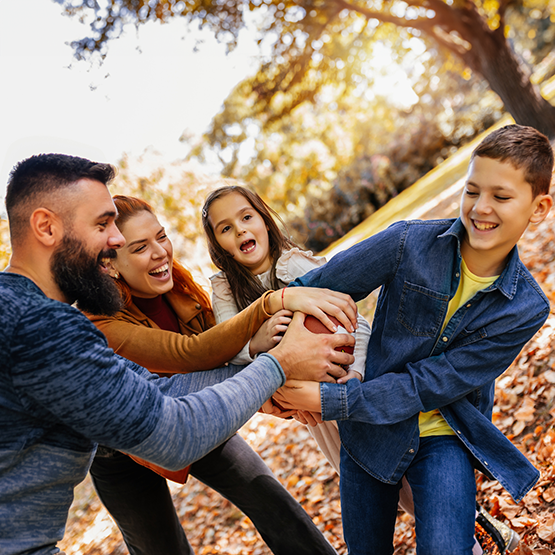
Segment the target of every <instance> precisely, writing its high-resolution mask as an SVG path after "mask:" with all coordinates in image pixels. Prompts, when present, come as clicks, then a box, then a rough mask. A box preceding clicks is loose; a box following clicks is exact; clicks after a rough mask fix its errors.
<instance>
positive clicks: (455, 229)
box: [438, 218, 521, 299]
mask: <svg viewBox="0 0 555 555" xmlns="http://www.w3.org/2000/svg"><path fill="white" fill-rule="evenodd" d="M465 234H466V229H465V227H464V225H463V223H462V221H461V219H460V218H457V219H456V220H455V221H454V222H453V225H452V226H451V227H450V228H449V229H448V230H447V231H445V232H444V233H442V234H441V235H439V236H438V237H440V238H441V237H449V236H452V237H455V238H456V240H457V259H458V261H459V267H460V263H461V260H462V256H461V242H462V240H463V239H464V236H465ZM520 264H521V262H520V258H519V256H518V248H517V246H516V245H515V246H514V247H513V249H512V250H511V252H510V253H509V256H508V260H507V264H506V265H505V268H504V269H503V272H501V275H500V276H499V277H498V278H497V279H496V280H495V282H494V283H493V284H492V285H490V286H489V287H488V288H487V289H485V291H488V292H489V291H494V290H495V289H498V290H499V291H500V292H501V293H502V294H503V295H505V297H507V298H508V299H513V297H514V296H515V295H516V288H517V282H518V274H519V265H520Z"/></svg>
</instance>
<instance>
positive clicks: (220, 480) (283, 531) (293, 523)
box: [89, 195, 339, 555]
mask: <svg viewBox="0 0 555 555" xmlns="http://www.w3.org/2000/svg"><path fill="white" fill-rule="evenodd" d="M114 203H115V205H116V207H117V209H118V218H117V221H116V224H117V226H118V228H119V229H120V231H121V233H122V234H123V236H124V237H125V240H126V244H125V245H124V246H123V247H122V248H121V249H118V251H117V257H116V258H115V259H113V260H111V261H109V262H108V261H106V263H107V264H109V268H110V274H111V275H112V277H113V278H114V280H115V282H116V283H117V284H118V286H119V288H120V290H121V293H122V298H123V300H124V308H123V310H121V311H120V312H119V313H118V314H117V315H116V316H114V317H98V316H89V317H90V319H91V320H92V321H93V322H94V323H95V324H96V326H97V327H98V328H99V329H100V330H101V331H102V332H103V333H104V335H105V336H106V337H107V339H108V343H109V345H110V347H111V348H112V349H114V351H115V352H116V353H118V354H120V355H121V356H124V357H125V358H128V359H130V360H132V361H134V362H136V363H138V364H140V365H142V366H145V367H146V368H148V369H149V370H150V371H152V372H156V373H157V374H172V373H176V372H180V373H184V372H185V373H186V372H195V371H199V370H210V369H213V368H217V367H218V366H223V365H224V364H225V363H226V362H227V361H228V360H231V359H232V358H233V357H234V356H235V355H237V354H238V353H239V351H240V350H241V349H242V348H243V346H244V345H245V344H246V343H247V342H248V341H249V340H250V338H251V337H252V335H253V334H254V333H255V332H256V331H257V330H258V328H259V327H260V325H261V324H262V323H263V321H264V315H263V312H264V309H263V307H264V306H265V303H264V299H261V302H260V303H259V304H258V305H257V304H256V303H255V304H253V305H251V307H253V308H251V307H249V308H247V309H246V310H245V311H243V312H242V313H240V314H239V315H238V316H237V317H236V318H233V319H231V320H228V321H226V322H224V323H222V324H220V325H218V326H215V327H214V324H215V321H214V316H213V313H212V308H211V306H210V300H209V298H208V295H207V294H206V293H205V291H204V290H203V289H202V288H201V287H200V286H199V285H198V284H196V283H195V281H194V280H193V278H192V276H191V274H190V272H189V271H188V270H186V269H185V268H184V267H183V266H181V265H180V264H179V263H178V262H177V261H176V260H174V258H173V247H172V244H171V241H170V239H169V238H168V237H167V235H166V232H165V230H164V228H163V227H162V226H161V224H160V222H159V221H158V219H157V218H156V216H155V214H154V213H153V211H152V209H151V207H150V206H149V205H148V204H147V203H146V202H144V201H143V200H141V199H137V198H133V197H126V196H119V195H118V196H115V197H114ZM269 294H270V295H272V294H274V295H279V293H272V292H270V293H269ZM306 294H307V292H306V290H305V291H304V292H303V295H305V296H306ZM334 295H335V294H332V296H334ZM337 298H338V299H339V297H337ZM301 302H303V303H304V302H306V301H302V300H301V299H300V297H299V298H298V299H296V300H295V299H290V298H288V296H286V297H285V305H283V306H284V308H285V309H291V310H294V309H301V310H303V311H305V312H308V311H309V310H307V308H308V307H306V306H305V307H304V308H300V305H301ZM281 303H282V299H280V306H282V304H281ZM267 304H269V305H270V304H272V303H271V302H269V303H267ZM284 313H285V314H287V315H290V314H291V312H290V311H289V310H284ZM265 317H266V318H267V317H268V314H266V316H265ZM274 320H275V319H274ZM278 321H279V318H278ZM274 325H279V323H276V324H274ZM191 379H194V375H192V376H191ZM90 472H91V476H92V479H93V482H94V485H95V488H96V490H97V492H98V495H99V497H100V499H101V500H102V502H103V503H104V505H105V506H106V508H107V509H108V511H109V512H110V513H111V515H112V517H113V518H114V520H115V521H116V523H117V525H118V527H119V529H120V531H121V533H122V535H123V537H124V540H125V543H126V544H127V546H128V548H129V551H130V553H131V554H132V555H186V554H192V553H193V549H192V547H191V545H190V544H189V542H188V540H187V538H186V536H185V533H184V531H183V528H182V527H181V524H180V522H179V518H178V515H177V513H176V510H175V507H174V506H173V503H172V499H171V495H170V492H169V489H168V485H167V483H166V480H165V478H169V479H172V480H174V481H177V482H179V483H185V481H186V479H187V476H188V475H189V474H190V475H192V476H194V477H195V478H197V479H199V480H201V481H202V482H203V483H205V484H206V485H208V486H210V487H211V488H213V489H214V490H216V491H218V492H219V493H220V494H222V495H223V496H224V497H226V498H227V499H229V500H230V501H231V502H232V503H234V504H235V505H236V506H237V507H238V508H239V509H241V510H242V511H243V512H244V513H245V514H246V515H247V516H248V517H249V518H250V519H251V521H252V522H253V524H254V525H255V527H256V528H257V530H258V531H259V533H260V534H261V536H262V538H263V539H264V541H265V542H266V543H267V544H268V546H269V547H270V549H271V550H272V552H273V553H278V554H282V555H290V554H292V553H294V554H295V555H303V554H306V555H309V554H310V555H326V554H329V555H333V554H335V553H336V552H335V550H334V549H333V548H332V546H331V545H330V544H329V543H328V542H327V541H326V539H325V538H324V536H323V535H322V534H321V533H320V531H319V530H318V528H316V526H315V525H314V524H313V523H312V520H311V519H310V517H309V516H308V515H307V514H306V512H305V511H304V510H303V508H302V507H301V506H300V505H299V504H298V503H297V502H296V501H295V500H294V499H293V497H291V495H289V493H287V491H286V490H285V489H284V488H283V486H281V484H280V483H279V482H278V480H277V479H276V478H275V477H274V475H273V474H272V472H271V471H270V469H269V468H268V467H267V466H266V465H265V464H264V462H263V461H262V459H261V458H260V457H259V456H258V455H257V454H256V453H255V452H254V451H253V450H252V449H251V448H250V447H249V446H248V444H247V443H246V442H245V441H244V440H243V439H242V438H241V437H240V436H239V435H237V434H235V435H233V436H232V437H231V438H230V439H228V440H227V441H226V442H224V443H223V444H222V445H220V446H219V447H217V448H216V449H214V450H213V451H212V452H211V453H209V454H208V455H206V456H205V457H204V458H202V459H200V460H199V461H197V462H195V463H193V464H192V465H191V466H190V467H188V468H185V469H182V470H181V471H179V472H168V471H166V470H164V469H162V468H159V467H156V466H154V465H152V464H150V463H147V462H145V461H140V460H135V459H132V458H131V457H130V456H127V455H125V454H123V453H119V452H117V451H113V450H111V449H108V448H104V447H99V449H98V453H97V455H96V457H95V460H94V462H93V464H92V466H91V469H90Z"/></svg>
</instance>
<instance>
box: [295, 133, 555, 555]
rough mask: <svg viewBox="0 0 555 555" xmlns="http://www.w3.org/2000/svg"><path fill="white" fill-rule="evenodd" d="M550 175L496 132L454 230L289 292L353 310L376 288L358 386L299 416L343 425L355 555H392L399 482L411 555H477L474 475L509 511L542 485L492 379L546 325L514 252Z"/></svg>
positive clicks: (435, 224) (373, 248)
mask: <svg viewBox="0 0 555 555" xmlns="http://www.w3.org/2000/svg"><path fill="white" fill-rule="evenodd" d="M552 170H553V152H552V149H551V146H550V144H549V141H548V140H547V138H546V137H545V136H543V135H542V134H541V133H539V132H538V131H536V130H535V129H532V128H530V127H522V126H518V125H510V126H507V127H504V128H502V129H499V130H497V131H495V132H493V133H492V134H490V135H489V136H488V137H486V138H485V139H484V140H483V141H482V143H481V144H480V145H479V146H478V147H477V148H476V150H475V151H474V152H473V154H472V158H471V161H470V166H469V172H468V178H467V182H466V185H465V188H464V191H463V195H462V202H461V215H460V217H459V218H458V219H456V220H435V221H405V222H398V223H395V224H393V225H392V226H391V227H389V228H388V229H386V230H385V231H383V232H381V233H378V234H376V235H375V236H373V237H370V238H369V239H367V240H365V241H363V242H361V243H359V244H358V245H355V246H354V247H352V248H350V249H348V250H347V251H345V252H343V253H341V254H339V255H337V256H335V257H334V258H333V259H332V260H331V261H330V262H328V263H327V264H326V265H325V266H323V267H321V268H318V269H316V270H314V271H312V272H310V273H308V274H307V275H305V276H304V277H302V278H299V279H297V280H296V281H295V282H294V283H293V285H302V286H310V287H325V288H330V289H335V290H337V291H342V292H344V293H348V294H350V295H351V296H352V297H353V298H354V299H355V300H356V301H358V300H360V299H363V298H364V297H366V296H367V295H368V294H369V293H371V292H372V291H374V290H375V289H376V288H378V287H380V286H381V287H382V289H381V292H380V296H379V299H378V303H377V307H376V313H375V316H374V321H373V326H372V336H371V339H370V343H369V346H368V357H367V363H366V377H365V379H364V383H360V382H359V381H358V380H350V381H349V382H347V383H346V384H327V383H326V384H324V383H322V384H316V383H304V384H303V385H302V387H300V389H297V390H296V393H295V396H296V398H297V399H298V398H299V397H300V398H301V399H302V400H301V401H300V402H299V403H298V404H297V406H300V408H304V409H306V410H312V411H317V412H321V413H322V419H323V420H337V421H338V424H339V429H340V433H341V442H342V450H341V481H340V489H341V502H342V515H343V526H344V535H345V541H346V543H347V546H348V548H349V553H350V554H351V555H362V554H370V553H371V554H372V555H386V554H387V555H389V554H392V553H393V533H394V528H395V519H396V514H397V501H398V492H399V488H400V484H401V478H402V477H403V476H405V477H406V478H407V480H408V482H409V484H410V486H411V489H412V492H413V496H414V505H415V521H416V542H417V553H418V554H419V555H422V554H426V555H470V554H471V553H472V547H473V544H474V540H473V534H474V519H475V497H476V484H475V478H474V469H475V468H478V469H479V470H481V471H482V472H484V473H485V474H486V475H488V476H489V477H490V478H495V479H497V480H498V481H499V482H500V483H501V484H502V485H503V486H504V487H505V489H506V490H507V491H508V492H509V493H510V494H511V496H512V497H513V498H514V499H515V501H518V500H520V499H521V498H522V497H523V496H524V495H525V494H526V493H527V492H528V491H529V490H530V488H531V487H532V486H533V485H534V483H535V482H536V481H537V479H538V477H539V473H538V471H537V470H536V469H535V468H534V467H533V466H532V465H531V464H530V463H529V461H528V460H527V459H526V458H525V457H524V456H523V455H522V454H521V453H520V451H519V450H518V449H517V448H516V447H515V446H514V445H512V443H511V442H510V441H509V440H508V439H507V438H506V437H505V436H504V435H503V434H502V433H501V432H500V431H499V430H498V429H497V428H496V427H495V426H494V425H493V424H492V422H491V416H492V408H493V397H494V381H495V379H496V378H497V377H499V376H500V375H501V374H502V373H503V372H504V371H505V370H506V369H507V367H508V366H509V365H510V364H511V362H512V361H513V360H514V358H515V357H516V356H517V355H518V353H519V351H520V350H521V349H522V347H523V346H524V344H525V343H526V342H527V341H528V340H529V339H530V338H531V337H532V336H533V335H534V334H535V333H536V331H537V330H539V329H540V327H541V326H542V325H543V323H544V322H545V320H546V318H547V316H548V314H549V302H548V300H547V298H546V297H545V295H544V294H543V293H542V291H541V289H540V287H539V286H538V284H537V283H536V282H535V280H534V279H533V277H532V276H531V274H530V273H529V272H528V270H527V269H526V268H525V267H524V265H523V264H522V262H521V261H520V259H519V256H518V250H517V247H516V243H517V241H518V240H519V238H520V237H521V235H522V234H523V232H524V231H525V229H526V228H527V226H528V224H529V223H530V222H531V223H534V224H538V223H540V222H541V221H542V220H543V219H544V218H545V217H546V216H547V214H548V213H549V210H550V209H551V206H552V198H551V196H550V195H549V186H550V182H551V175H552Z"/></svg>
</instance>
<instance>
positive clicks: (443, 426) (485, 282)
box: [418, 260, 499, 437]
mask: <svg viewBox="0 0 555 555" xmlns="http://www.w3.org/2000/svg"><path fill="white" fill-rule="evenodd" d="M498 277H499V276H491V277H480V276H476V275H474V274H473V273H472V272H471V271H470V270H469V269H468V267H467V265H466V264H465V262H464V260H462V263H461V281H460V282H459V287H458V288H457V292H456V293H455V296H454V297H453V298H452V299H451V300H450V301H449V307H448V308H447V315H446V316H445V321H444V322H443V327H442V328H441V331H443V330H444V329H445V326H447V323H448V322H449V320H450V319H451V316H453V314H455V312H457V310H458V309H459V308H460V307H461V306H462V305H463V304H464V303H466V301H468V300H469V299H471V298H472V297H473V296H474V295H475V294H476V293H478V291H481V290H482V289H486V288H487V287H489V286H490V285H491V284H492V283H493V282H494V281H495V280H496V279H497V278H498ZM418 424H419V426H420V437H426V436H445V435H455V432H453V430H452V429H451V428H450V427H449V424H447V422H446V421H445V419H444V418H443V416H441V413H440V412H439V410H437V409H435V410H431V411H428V412H421V413H420V415H419V419H418Z"/></svg>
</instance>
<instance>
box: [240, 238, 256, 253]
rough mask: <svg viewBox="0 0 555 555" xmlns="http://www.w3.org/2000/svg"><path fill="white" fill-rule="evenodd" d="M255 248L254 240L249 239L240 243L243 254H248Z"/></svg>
mask: <svg viewBox="0 0 555 555" xmlns="http://www.w3.org/2000/svg"><path fill="white" fill-rule="evenodd" d="M255 248H256V241H255V240H254V239H249V240H248V241H245V242H244V243H241V247H240V249H241V252H244V253H245V254H249V253H250V252H252V251H253V250H254V249H255Z"/></svg>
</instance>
